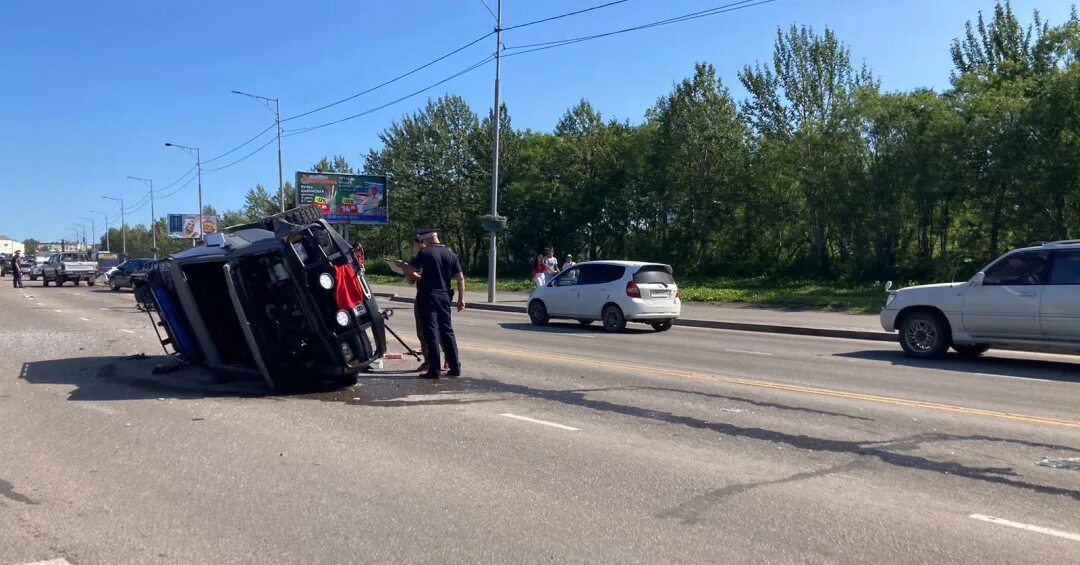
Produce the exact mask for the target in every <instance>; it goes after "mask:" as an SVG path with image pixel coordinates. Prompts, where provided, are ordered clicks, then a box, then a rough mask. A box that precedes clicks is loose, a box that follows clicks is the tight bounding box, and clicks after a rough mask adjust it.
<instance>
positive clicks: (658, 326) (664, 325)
mask: <svg viewBox="0 0 1080 565" xmlns="http://www.w3.org/2000/svg"><path fill="white" fill-rule="evenodd" d="M674 325H675V322H674V321H673V320H664V321H663V322H657V323H655V324H653V325H652V329H654V330H656V331H658V332H666V331H668V330H670V329H671V326H674Z"/></svg>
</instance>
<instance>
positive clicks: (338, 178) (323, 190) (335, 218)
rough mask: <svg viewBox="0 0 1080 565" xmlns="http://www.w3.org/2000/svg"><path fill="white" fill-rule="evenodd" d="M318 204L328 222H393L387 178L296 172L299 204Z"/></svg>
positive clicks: (297, 203)
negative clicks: (387, 190)
mask: <svg viewBox="0 0 1080 565" xmlns="http://www.w3.org/2000/svg"><path fill="white" fill-rule="evenodd" d="M306 204H314V205H315V206H316V207H318V208H319V210H320V211H322V214H323V217H324V218H326V221H328V222H340V223H347V224H387V223H389V222H390V214H389V205H388V203H387V194H386V177H384V176H378V175H349V174H344V173H316V172H297V173H296V205H297V206H303V205H306Z"/></svg>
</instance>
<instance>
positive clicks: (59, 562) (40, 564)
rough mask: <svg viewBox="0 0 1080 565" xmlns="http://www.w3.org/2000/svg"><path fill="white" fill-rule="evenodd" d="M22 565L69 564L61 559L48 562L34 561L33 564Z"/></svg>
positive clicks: (69, 563)
mask: <svg viewBox="0 0 1080 565" xmlns="http://www.w3.org/2000/svg"><path fill="white" fill-rule="evenodd" d="M23 565H71V562H70V561H68V560H67V559H64V558H63V557H61V558H59V559H49V560H48V561H34V562H33V563H24V564H23Z"/></svg>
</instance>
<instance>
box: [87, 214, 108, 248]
mask: <svg viewBox="0 0 1080 565" xmlns="http://www.w3.org/2000/svg"><path fill="white" fill-rule="evenodd" d="M90 211H91V212H92V213H94V214H101V215H102V216H105V249H106V250H107V251H109V252H110V253H111V252H112V246H111V245H109V215H108V214H106V213H105V212H101V211H99V210H90Z"/></svg>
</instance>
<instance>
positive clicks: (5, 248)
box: [0, 235, 26, 255]
mask: <svg viewBox="0 0 1080 565" xmlns="http://www.w3.org/2000/svg"><path fill="white" fill-rule="evenodd" d="M16 251H22V252H23V253H26V250H25V249H23V244H22V243H19V242H18V241H15V240H14V239H11V238H10V237H8V236H6V235H0V253H7V254H8V255H11V254H12V253H15V252H16Z"/></svg>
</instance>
